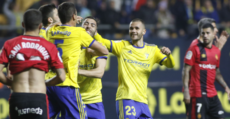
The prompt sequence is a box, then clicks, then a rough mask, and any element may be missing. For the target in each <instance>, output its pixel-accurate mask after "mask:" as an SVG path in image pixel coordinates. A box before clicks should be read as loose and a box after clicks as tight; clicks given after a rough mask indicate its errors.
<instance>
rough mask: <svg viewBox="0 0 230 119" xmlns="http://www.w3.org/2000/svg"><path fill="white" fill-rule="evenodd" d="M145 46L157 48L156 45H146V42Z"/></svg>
mask: <svg viewBox="0 0 230 119" xmlns="http://www.w3.org/2000/svg"><path fill="white" fill-rule="evenodd" d="M145 46H147V47H154V48H156V47H157V45H156V44H149V43H146V42H145Z"/></svg>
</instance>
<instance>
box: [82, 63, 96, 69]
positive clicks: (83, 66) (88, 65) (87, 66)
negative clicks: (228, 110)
mask: <svg viewBox="0 0 230 119" xmlns="http://www.w3.org/2000/svg"><path fill="white" fill-rule="evenodd" d="M94 66H95V64H84V65H80V66H79V67H80V68H81V69H85V68H90V69H92V68H94Z"/></svg>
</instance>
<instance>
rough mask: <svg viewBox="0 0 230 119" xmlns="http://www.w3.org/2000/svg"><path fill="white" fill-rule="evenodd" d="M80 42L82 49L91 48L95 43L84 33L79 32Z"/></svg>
mask: <svg viewBox="0 0 230 119" xmlns="http://www.w3.org/2000/svg"><path fill="white" fill-rule="evenodd" d="M81 40H82V46H83V47H91V46H92V45H93V43H94V41H95V40H94V39H93V38H92V37H91V36H90V35H89V34H88V33H87V32H86V31H82V32H81Z"/></svg>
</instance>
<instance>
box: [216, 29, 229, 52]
mask: <svg viewBox="0 0 230 119" xmlns="http://www.w3.org/2000/svg"><path fill="white" fill-rule="evenodd" d="M228 37H229V34H228V33H227V32H226V31H222V33H221V35H220V38H218V37H217V36H216V41H215V46H217V47H218V48H219V49H220V50H221V49H222V48H223V47H224V45H225V43H226V42H227V40H228Z"/></svg>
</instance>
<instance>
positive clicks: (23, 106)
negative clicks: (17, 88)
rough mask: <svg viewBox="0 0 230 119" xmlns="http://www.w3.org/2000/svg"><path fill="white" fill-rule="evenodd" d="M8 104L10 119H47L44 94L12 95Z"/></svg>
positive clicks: (46, 101) (46, 105)
mask: <svg viewBox="0 0 230 119" xmlns="http://www.w3.org/2000/svg"><path fill="white" fill-rule="evenodd" d="M9 102H10V118H11V119H49V116H48V115H49V114H48V111H49V109H48V99H47V97H46V95H45V94H41V93H13V94H12V95H11V97H10V99H9Z"/></svg>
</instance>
